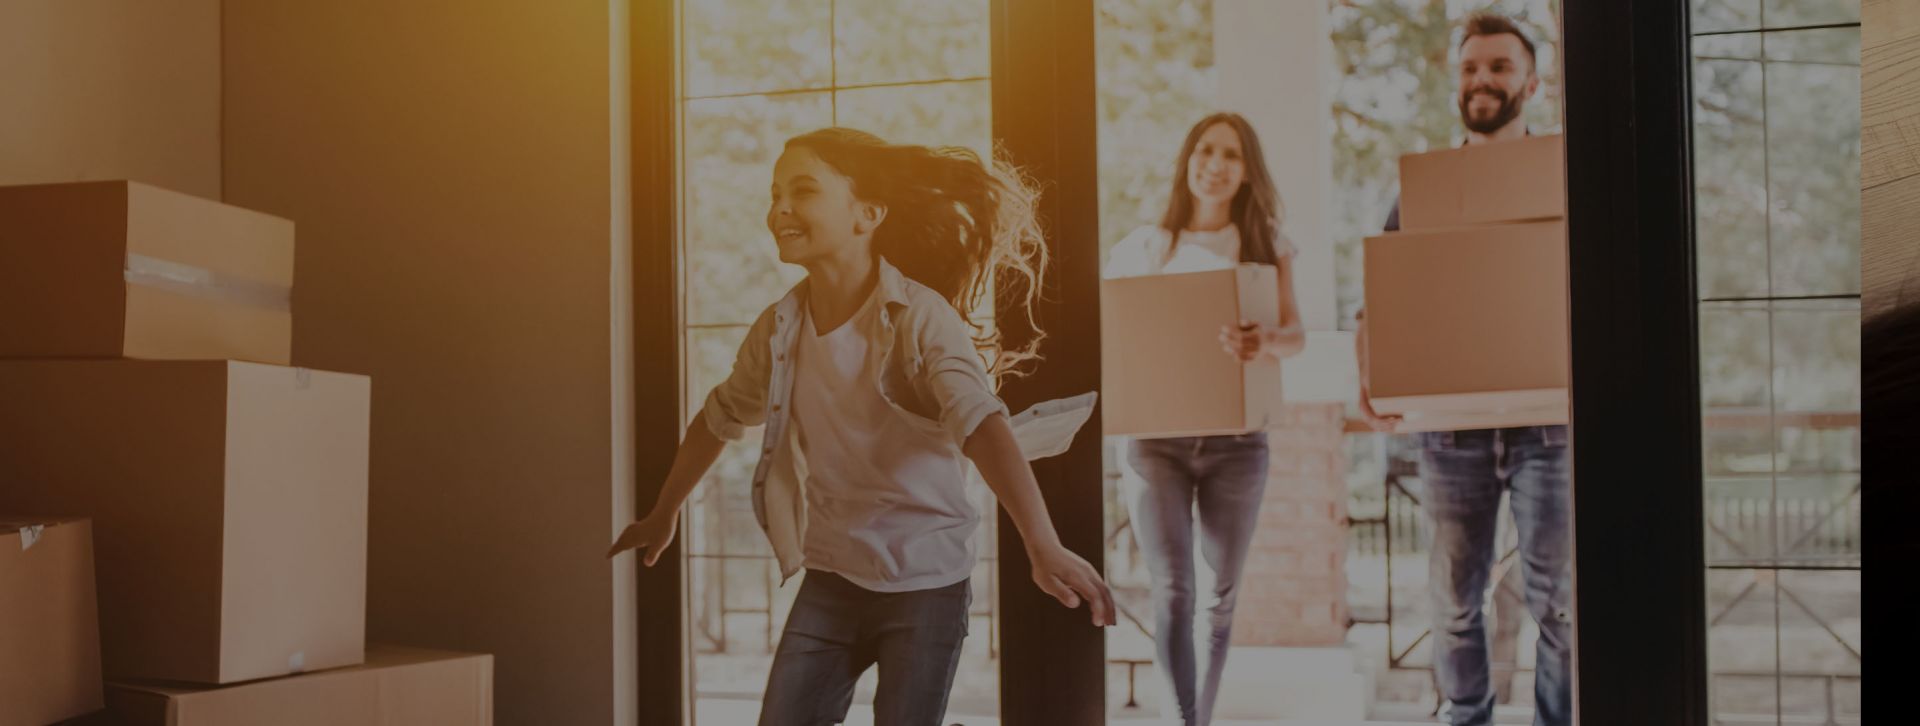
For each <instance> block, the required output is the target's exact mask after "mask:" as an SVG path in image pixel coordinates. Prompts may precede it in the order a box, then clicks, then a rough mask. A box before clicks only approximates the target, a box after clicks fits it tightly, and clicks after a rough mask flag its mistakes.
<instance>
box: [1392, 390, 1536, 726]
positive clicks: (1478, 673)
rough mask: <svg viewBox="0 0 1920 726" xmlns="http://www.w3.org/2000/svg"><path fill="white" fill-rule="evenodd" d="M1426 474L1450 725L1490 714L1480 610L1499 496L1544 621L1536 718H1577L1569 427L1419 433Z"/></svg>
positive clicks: (1439, 658) (1439, 665)
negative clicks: (1506, 501) (1505, 502)
mask: <svg viewBox="0 0 1920 726" xmlns="http://www.w3.org/2000/svg"><path fill="white" fill-rule="evenodd" d="M1421 444H1422V446H1421V449H1422V451H1421V459H1420V464H1421V465H1420V479H1421V483H1422V484H1423V485H1424V486H1425V490H1426V491H1425V494H1424V495H1423V496H1422V501H1423V504H1424V507H1425V509H1426V511H1427V513H1428V515H1429V516H1431V517H1432V519H1433V527H1434V529H1433V552H1432V561H1431V564H1430V568H1431V569H1430V578H1431V580H1430V583H1429V588H1430V589H1431V590H1432V607H1433V612H1432V616H1433V636H1434V644H1433V647H1434V656H1433V666H1434V676H1435V680H1436V681H1438V684H1439V687H1440V695H1441V697H1442V698H1444V699H1445V703H1444V704H1443V708H1442V711H1441V716H1442V717H1443V718H1445V719H1446V720H1447V722H1448V723H1451V724H1454V726H1480V725H1481V724H1491V723H1493V704H1494V692H1493V688H1492V686H1491V681H1492V678H1491V674H1490V672H1489V667H1488V663H1487V630H1486V624H1485V621H1484V620H1483V618H1482V617H1481V614H1482V612H1483V611H1484V610H1485V607H1486V601H1487V586H1488V578H1489V576H1490V574H1491V572H1492V570H1493V563H1494V559H1495V558H1496V557H1497V556H1498V554H1499V553H1497V552H1495V551H1494V528H1495V524H1496V522H1497V521H1498V520H1499V507H1500V495H1501V494H1502V493H1506V494H1508V495H1509V496H1510V497H1511V502H1510V506H1511V507H1512V509H1513V521H1514V527H1515V529H1516V530H1517V533H1518V534H1519V536H1520V551H1519V558H1520V567H1521V571H1520V572H1521V575H1522V576H1523V579H1524V582H1525V591H1526V601H1527V610H1528V611H1529V612H1531V613H1532V614H1533V619H1534V621H1535V622H1537V623H1539V625H1540V642H1539V648H1538V657H1537V660H1536V663H1535V669H1534V685H1533V691H1534V696H1533V698H1534V712H1535V715H1534V721H1533V722H1534V723H1535V724H1536V725H1537V726H1563V725H1566V724H1571V723H1573V693H1572V690H1573V665H1572V655H1573V616H1572V607H1573V569H1572V552H1573V540H1572V534H1573V533H1572V527H1571V525H1572V519H1573V492H1572V488H1571V487H1570V486H1569V482H1568V467H1569V462H1568V457H1567V452H1568V449H1567V427H1565V426H1537V427H1527V428H1510V429H1487V430H1479V431H1448V432H1433V433H1426V434H1421Z"/></svg>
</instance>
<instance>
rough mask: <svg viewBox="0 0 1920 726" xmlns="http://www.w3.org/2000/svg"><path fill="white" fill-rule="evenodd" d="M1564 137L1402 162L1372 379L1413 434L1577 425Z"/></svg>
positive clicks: (1370, 273) (1373, 297)
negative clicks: (1570, 389)
mask: <svg viewBox="0 0 1920 726" xmlns="http://www.w3.org/2000/svg"><path fill="white" fill-rule="evenodd" d="M1564 155H1565V152H1564V147H1563V144H1562V138H1561V137H1560V136H1557V135H1556V136H1538V137H1529V138H1527V139H1525V140H1520V141H1505V142H1498V143H1490V144H1482V145H1472V146H1465V147H1462V148H1458V149H1450V150H1447V151H1438V152H1433V153H1428V154H1417V155H1412V156H1407V157H1404V158H1402V159H1401V161H1400V186H1401V206H1400V213H1401V215H1400V219H1401V231H1399V232H1394V233H1389V234H1385V235H1381V236H1378V237H1372V238H1369V239H1367V240H1366V243H1365V257H1366V260H1365V267H1366V310H1367V313H1366V315H1367V337H1368V347H1367V357H1368V368H1369V370H1368V371H1367V385H1368V389H1369V393H1370V394H1371V396H1372V402H1373V407H1374V409H1375V410H1377V411H1379V412H1380V413H1383V414H1396V415H1400V416H1403V417H1404V421H1405V423H1404V425H1403V426H1402V427H1401V428H1402V430H1404V431H1442V430H1461V429H1479V428H1498V427H1506V426H1531V425H1543V424H1562V423H1566V422H1567V414H1568V410H1567V381H1568V376H1569V370H1568V338H1567V227H1566V221H1565V219H1564V217H1565V215H1566V178H1565V164H1564Z"/></svg>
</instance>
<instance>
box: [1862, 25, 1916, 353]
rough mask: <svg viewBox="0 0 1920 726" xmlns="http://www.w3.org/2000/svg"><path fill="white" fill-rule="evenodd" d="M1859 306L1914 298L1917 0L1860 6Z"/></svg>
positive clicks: (1879, 306) (1870, 310) (1867, 308)
mask: <svg viewBox="0 0 1920 726" xmlns="http://www.w3.org/2000/svg"><path fill="white" fill-rule="evenodd" d="M1860 13H1861V27H1860V62H1861V68H1860V84H1861V96H1860V144H1861V149H1860V247H1861V250H1860V252H1861V282H1862V285H1863V286H1864V287H1863V295H1862V300H1861V305H1862V307H1863V310H1864V312H1865V314H1867V315H1869V316H1871V315H1873V314H1874V313H1877V312H1881V311H1884V310H1887V309H1890V308H1892V307H1895V306H1896V305H1900V304H1903V303H1920V240H1915V239H1913V237H1912V230H1914V229H1920V0H1865V2H1863V3H1862V5H1861V8H1860Z"/></svg>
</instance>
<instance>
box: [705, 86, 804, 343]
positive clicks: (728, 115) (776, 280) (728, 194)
mask: <svg viewBox="0 0 1920 726" xmlns="http://www.w3.org/2000/svg"><path fill="white" fill-rule="evenodd" d="M685 118H686V120H685V129H686V131H685V135H686V140H685V144H686V151H685V159H686V162H685V163H686V211H687V220H688V221H687V224H686V230H687V231H686V248H685V249H686V259H685V262H686V265H687V322H688V323H690V324H693V325H710V324H727V323H735V324H741V323H751V322H753V320H754V318H755V317H757V316H759V314H760V312H761V311H762V310H764V309H765V308H766V307H767V306H768V305H770V304H772V303H773V302H774V301H775V300H776V299H778V298H779V297H780V294H781V293H783V292H785V291H786V290H787V288H789V287H791V286H793V285H794V284H795V283H797V282H799V280H800V278H801V277H802V276H803V274H804V273H803V272H802V271H801V270H800V268H798V267H794V266H791V265H783V264H780V260H779V255H778V253H777V252H776V251H775V250H774V246H773V238H772V235H771V234H769V233H768V232H767V223H766V219H767V198H768V196H767V185H768V184H769V183H770V182H771V181H772V179H773V162H774V161H775V160H777V159H779V158H780V151H781V148H782V146H783V145H784V144H785V143H786V141H787V139H789V138H792V137H793V136H796V135H798V134H801V133H804V132H806V131H811V130H813V129H816V128H819V127H822V126H827V125H830V124H831V123H832V119H833V110H832V103H831V99H830V98H829V96H828V94H827V93H825V92H822V93H803V94H793V95H783V96H748V97H743V98H724V99H706V100H698V101H689V102H687V104H686V117H685Z"/></svg>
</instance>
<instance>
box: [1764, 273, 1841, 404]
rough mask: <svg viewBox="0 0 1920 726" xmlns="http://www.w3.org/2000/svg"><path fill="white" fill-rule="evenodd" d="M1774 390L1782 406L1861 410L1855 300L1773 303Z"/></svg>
mask: <svg viewBox="0 0 1920 726" xmlns="http://www.w3.org/2000/svg"><path fill="white" fill-rule="evenodd" d="M1773 339H1774V342H1773V348H1774V351H1773V355H1774V373H1773V381H1774V396H1775V397H1776V398H1777V399H1778V408H1779V410H1780V411H1781V412H1783V413H1785V412H1797V413H1858V412H1859V411H1860V304H1859V302H1858V301H1857V300H1848V301H1832V302H1828V301H1809V302H1801V301H1793V302H1779V303H1775V304H1774V324H1773Z"/></svg>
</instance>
